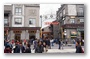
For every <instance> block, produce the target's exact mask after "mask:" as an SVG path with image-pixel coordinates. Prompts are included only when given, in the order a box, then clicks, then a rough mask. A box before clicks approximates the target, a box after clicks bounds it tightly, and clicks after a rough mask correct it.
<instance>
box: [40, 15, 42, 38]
mask: <svg viewBox="0 0 90 59" xmlns="http://www.w3.org/2000/svg"><path fill="white" fill-rule="evenodd" d="M40 19H41V38H42V15H41V16H40Z"/></svg>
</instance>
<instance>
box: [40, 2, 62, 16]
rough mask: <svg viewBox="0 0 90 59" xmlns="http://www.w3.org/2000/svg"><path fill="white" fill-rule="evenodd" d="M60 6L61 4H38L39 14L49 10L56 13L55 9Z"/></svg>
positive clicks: (46, 12)
mask: <svg viewBox="0 0 90 59" xmlns="http://www.w3.org/2000/svg"><path fill="white" fill-rule="evenodd" d="M60 7H61V4H40V15H44V14H48V13H51V12H52V13H54V14H56V11H57V10H58V8H60Z"/></svg>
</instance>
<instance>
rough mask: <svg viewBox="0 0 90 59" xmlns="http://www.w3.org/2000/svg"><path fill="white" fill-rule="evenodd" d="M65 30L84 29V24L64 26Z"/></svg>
mask: <svg viewBox="0 0 90 59" xmlns="http://www.w3.org/2000/svg"><path fill="white" fill-rule="evenodd" d="M62 27H63V28H69V29H70V28H71V29H72V28H84V24H65V25H62Z"/></svg>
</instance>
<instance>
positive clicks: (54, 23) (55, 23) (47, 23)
mask: <svg viewBox="0 0 90 59" xmlns="http://www.w3.org/2000/svg"><path fill="white" fill-rule="evenodd" d="M50 24H53V25H57V24H59V22H45V25H50Z"/></svg>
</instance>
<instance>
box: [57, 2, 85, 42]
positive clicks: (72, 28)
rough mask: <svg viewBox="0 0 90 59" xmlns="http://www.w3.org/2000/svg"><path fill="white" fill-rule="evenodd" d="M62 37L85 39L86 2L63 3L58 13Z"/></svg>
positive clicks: (70, 39)
mask: <svg viewBox="0 0 90 59" xmlns="http://www.w3.org/2000/svg"><path fill="white" fill-rule="evenodd" d="M56 18H57V21H58V22H60V26H59V29H60V38H62V39H68V40H69V41H72V39H76V38H80V39H84V4H62V5H61V7H60V8H59V9H58V11H57V13H56Z"/></svg>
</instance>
